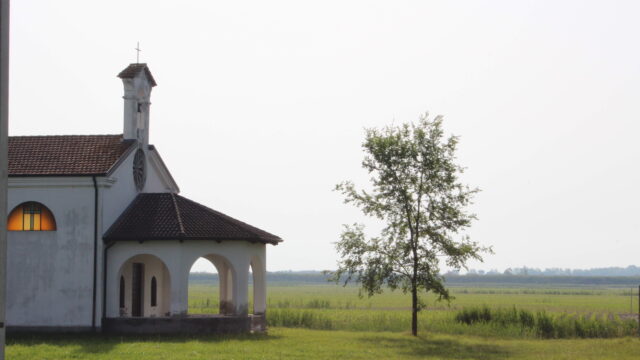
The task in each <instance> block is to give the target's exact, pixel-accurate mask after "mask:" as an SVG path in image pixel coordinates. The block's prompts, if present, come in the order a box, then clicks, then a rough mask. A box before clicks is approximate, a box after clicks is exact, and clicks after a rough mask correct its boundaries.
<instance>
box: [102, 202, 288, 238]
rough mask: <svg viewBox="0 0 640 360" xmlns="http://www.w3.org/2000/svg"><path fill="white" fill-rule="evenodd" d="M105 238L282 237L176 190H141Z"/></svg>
mask: <svg viewBox="0 0 640 360" xmlns="http://www.w3.org/2000/svg"><path fill="white" fill-rule="evenodd" d="M103 239H104V241H105V242H113V241H145V240H216V241H227V240H246V241H250V242H261V243H265V244H267V243H268V244H273V245H277V244H278V243H279V242H281V241H282V239H280V237H278V236H276V235H273V234H270V233H268V232H266V231H264V230H261V229H258V228H256V227H253V226H251V225H249V224H247V223H244V222H242V221H239V220H236V219H234V218H232V217H230V216H227V215H225V214H223V213H221V212H218V211H215V210H213V209H210V208H208V207H206V206H204V205H200V204H198V203H196V202H195V201H191V200H189V199H187V198H185V197H182V196H180V195H177V194H173V193H145V194H139V195H138V196H137V197H136V198H135V199H134V200H133V202H131V204H130V205H129V207H127V209H126V210H125V211H124V212H123V213H122V215H120V217H119V218H118V219H117V220H116V221H115V223H113V225H111V227H110V228H109V230H107V232H106V233H105V234H104V236H103Z"/></svg>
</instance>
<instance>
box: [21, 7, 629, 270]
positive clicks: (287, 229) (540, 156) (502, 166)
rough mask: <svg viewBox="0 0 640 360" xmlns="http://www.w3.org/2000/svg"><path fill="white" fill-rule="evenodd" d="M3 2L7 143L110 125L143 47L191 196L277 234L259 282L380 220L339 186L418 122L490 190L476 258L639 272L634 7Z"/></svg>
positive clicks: (474, 234)
mask: <svg viewBox="0 0 640 360" xmlns="http://www.w3.org/2000/svg"><path fill="white" fill-rule="evenodd" d="M11 5H12V9H11V10H12V12H11V16H12V18H11V21H12V23H11V71H10V76H11V79H10V81H11V85H10V92H11V93H10V125H9V126H10V135H36V134H115V133H121V132H122V112H123V110H122V107H123V105H122V98H121V97H122V95H123V90H122V83H121V81H120V79H118V78H117V77H116V75H117V74H118V72H119V71H120V70H122V69H123V68H125V67H126V66H127V65H128V64H129V63H131V62H135V54H136V52H135V50H134V48H135V46H136V42H138V41H139V42H140V46H141V48H142V53H141V58H140V61H141V62H146V63H148V64H149V67H150V69H151V71H152V73H153V75H154V77H155V79H156V81H157V82H158V86H157V87H156V88H154V90H153V93H152V98H151V101H152V103H153V105H152V107H151V121H150V129H151V133H150V139H151V143H153V144H155V145H156V146H157V148H158V150H159V151H160V153H161V155H162V157H163V159H164V160H165V163H166V164H167V165H168V167H169V168H170V170H171V171H172V174H173V176H174V178H175V179H176V181H177V182H178V185H179V186H180V188H181V194H182V195H184V196H186V197H188V198H190V199H192V200H195V201H197V202H200V203H202V204H205V205H207V206H209V207H212V208H214V209H216V210H219V211H222V212H224V213H226V214H228V215H230V216H233V217H235V218H238V219H240V220H243V221H245V222H248V223H250V224H253V225H255V226H258V227H260V228H262V229H264V230H267V231H269V232H272V233H274V234H277V235H279V236H280V237H282V238H283V239H284V243H282V244H281V245H278V246H276V247H272V246H270V247H269V248H268V265H267V268H268V270H270V271H275V270H288V269H292V270H310V269H317V270H322V269H332V268H335V265H336V260H337V258H336V254H335V250H334V248H333V243H334V242H335V241H337V240H338V239H339V233H340V230H341V224H343V223H353V222H364V223H366V224H369V225H370V226H371V227H372V229H373V228H377V226H376V224H374V223H373V222H372V221H370V220H367V219H366V218H364V217H363V216H362V215H361V213H360V212H359V211H358V210H356V209H354V208H351V207H350V206H348V205H343V204H342V199H341V197H340V195H339V194H337V193H335V192H333V191H332V188H333V186H334V185H335V184H336V183H338V182H340V181H343V180H353V181H355V182H356V184H358V185H361V186H364V185H366V184H367V180H368V177H367V175H366V173H364V171H363V170H362V169H361V167H360V162H361V159H362V157H363V152H362V149H361V147H360V145H361V143H362V140H363V137H364V131H363V129H364V128H365V127H381V126H384V125H387V124H390V123H392V122H394V121H395V122H396V123H400V122H407V121H414V120H416V119H417V118H418V116H419V115H420V114H421V113H423V112H425V111H429V112H430V113H431V114H434V115H435V114H442V115H444V117H445V129H446V131H447V132H448V133H450V134H455V135H459V136H460V137H461V143H460V148H459V162H460V164H462V165H464V166H466V167H467V168H468V169H467V172H466V174H465V176H464V180H465V182H466V183H468V184H470V185H472V186H478V187H480V188H481V189H482V193H480V194H479V195H478V196H477V197H476V201H475V205H474V206H473V210H474V211H475V212H476V213H477V214H478V217H479V219H480V220H479V221H478V222H476V223H475V224H474V226H473V227H472V228H471V229H470V230H469V231H468V234H469V235H470V236H471V238H472V239H473V240H476V241H479V242H481V243H482V244H484V245H492V246H493V247H494V250H495V255H491V256H487V257H486V259H485V263H484V264H477V263H471V264H470V266H471V267H473V268H478V269H487V270H488V269H492V268H496V269H500V270H503V269H504V268H506V267H514V266H518V267H519V266H523V265H526V266H529V267H541V268H545V267H563V268H567V267H568V268H590V267H602V266H627V265H630V264H635V265H638V254H639V253H640V221H638V219H639V218H640V186H639V185H640V169H639V166H640V161H639V160H640V148H639V146H638V141H637V140H636V139H637V137H638V135H639V134H640V121H639V120H640V101H639V100H640V47H639V46H638V35H639V34H640V21H638V15H639V14H640V2H638V1H611V0H607V1H584V0H580V1H541V0H535V1H514V0H506V1H455V2H454V1H398V0H394V1H372V0H367V1H344V0H342V1H328V0H324V1H315V2H308V1H299V0H293V1H226V2H221V1H204V0H203V1H185V0H182V1H158V0H150V1H132V0H110V1H86V0H77V1H65V0H59V1H50V0H41V1H36V0H14V1H12V2H11ZM373 233H375V232H374V231H372V234H373ZM203 269H206V268H205V267H204V266H201V265H197V266H196V267H195V270H203Z"/></svg>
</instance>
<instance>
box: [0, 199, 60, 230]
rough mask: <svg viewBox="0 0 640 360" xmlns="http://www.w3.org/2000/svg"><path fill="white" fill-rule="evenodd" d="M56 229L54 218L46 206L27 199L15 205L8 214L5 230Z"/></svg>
mask: <svg viewBox="0 0 640 360" xmlns="http://www.w3.org/2000/svg"><path fill="white" fill-rule="evenodd" d="M55 229H56V220H55V219H54V218H53V214H52V213H51V210H49V209H47V207H46V206H44V205H42V204H40V203H37V202H34V201H29V202H26V203H22V204H20V205H18V206H16V207H15V208H14V209H13V211H11V213H10V214H9V219H8V221H7V230H11V231H48V230H49V231H50V230H55Z"/></svg>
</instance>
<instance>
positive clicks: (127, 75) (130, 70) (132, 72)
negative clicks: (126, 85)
mask: <svg viewBox="0 0 640 360" xmlns="http://www.w3.org/2000/svg"><path fill="white" fill-rule="evenodd" d="M143 70H144V72H145V74H146V75H147V78H149V81H151V85H152V86H156V85H157V84H156V80H155V79H154V78H153V75H151V70H149V67H148V66H147V64H144V63H143V64H130V65H129V66H127V68H126V69H124V70H122V71H120V73H119V74H118V77H119V78H121V79H133V78H134V77H136V75H138V73H139V72H140V71H143Z"/></svg>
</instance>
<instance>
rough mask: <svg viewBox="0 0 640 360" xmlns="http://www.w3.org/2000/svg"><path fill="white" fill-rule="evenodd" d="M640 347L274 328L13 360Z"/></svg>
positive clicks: (538, 355) (68, 339) (92, 345)
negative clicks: (264, 333)
mask: <svg viewBox="0 0 640 360" xmlns="http://www.w3.org/2000/svg"><path fill="white" fill-rule="evenodd" d="M639 353H640V340H638V339H634V338H620V339H595V340H594V339H592V340H576V339H572V340H527V339H490V340H489V339H487V338H486V337H475V336H455V335H444V334H435V333H428V334H422V335H420V336H419V337H418V338H414V337H412V336H410V335H408V334H407V333H389V332H349V331H322V330H306V329H287V328H273V329H271V330H270V331H269V333H268V335H245V336H215V337H214V336H211V337H204V336H200V337H147V338H140V337H114V336H111V337H101V336H98V335H67V336H62V335H57V336H51V335H49V336H31V337H21V338H10V339H9V341H8V349H7V358H8V359H56V360H57V359H59V360H64V359H88V360H93V359H135V360H147V359H176V360H180V359H189V360H198V359H222V360H224V359H265V360H268V359H311V360H313V359H478V360H480V359H572V360H573V359H615V360H622V359H637V357H638V354H639Z"/></svg>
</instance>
